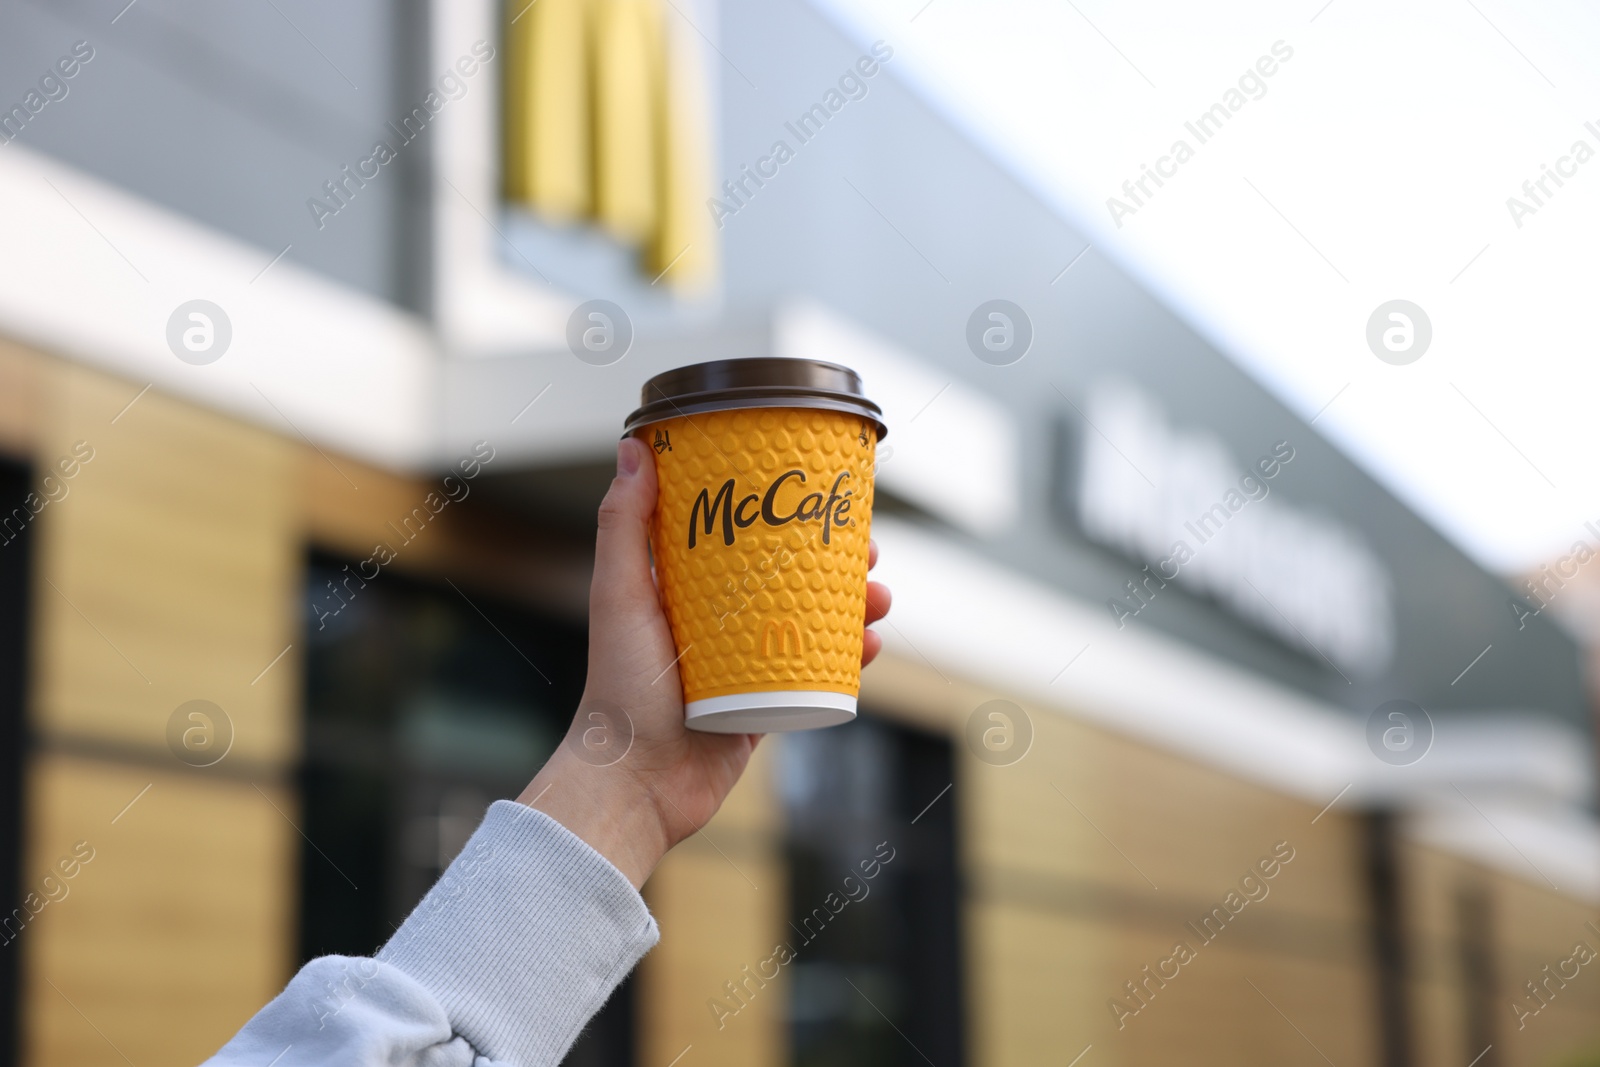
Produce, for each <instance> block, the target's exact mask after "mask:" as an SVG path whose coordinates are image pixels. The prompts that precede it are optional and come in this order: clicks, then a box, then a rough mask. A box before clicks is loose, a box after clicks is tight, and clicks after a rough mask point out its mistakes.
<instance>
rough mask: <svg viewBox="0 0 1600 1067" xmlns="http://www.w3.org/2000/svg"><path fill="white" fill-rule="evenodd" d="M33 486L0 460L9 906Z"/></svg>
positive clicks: (4, 836)
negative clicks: (28, 501) (27, 503)
mask: <svg viewBox="0 0 1600 1067" xmlns="http://www.w3.org/2000/svg"><path fill="white" fill-rule="evenodd" d="M31 488H32V478H31V477H30V475H29V472H28V469H27V468H26V467H22V466H18V465H16V464H12V463H4V462H0V509H3V510H0V900H3V901H4V902H5V903H4V905H3V906H4V907H6V908H8V909H9V908H12V907H15V906H16V904H15V903H14V902H18V901H21V899H22V881H21V870H20V866H21V863H22V845H23V842H22V769H23V751H24V745H25V743H26V739H27V729H26V726H25V722H26V700H27V680H26V675H27V672H26V667H27V662H28V650H27V636H28V618H29V604H28V576H29V573H30V568H29V555H30V546H31V545H32V543H33V537H32V531H33V523H32V521H31V520H32V513H31V512H29V511H28V510H27V508H26V507H25V506H24V504H23V501H24V500H25V499H26V498H27V495H28V491H29V490H30V489H31ZM6 914H8V915H9V914H10V912H9V911H7V912H6ZM0 936H3V935H0ZM19 958H20V954H19V952H18V950H17V949H16V948H15V947H12V946H9V945H5V946H0V1065H4V1067H10V1065H11V1064H13V1063H16V1062H17V1058H18V1042H17V995H18V987H17V978H18V971H17V961H18V959H19Z"/></svg>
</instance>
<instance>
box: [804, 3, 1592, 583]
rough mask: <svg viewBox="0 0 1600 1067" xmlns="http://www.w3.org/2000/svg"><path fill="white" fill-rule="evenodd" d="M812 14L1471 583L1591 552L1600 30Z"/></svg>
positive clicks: (1126, 7) (1414, 8) (1031, 7)
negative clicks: (1197, 340) (1158, 306)
mask: <svg viewBox="0 0 1600 1067" xmlns="http://www.w3.org/2000/svg"><path fill="white" fill-rule="evenodd" d="M815 2H816V3H817V4H818V6H819V7H821V8H822V9H823V10H825V11H827V12H828V13H829V14H830V15H831V16H833V17H834V18H836V19H837V20H838V21H839V22H840V23H841V24H842V25H844V26H845V27H846V28H847V30H849V31H850V32H852V33H853V34H855V35H857V36H859V37H861V38H863V39H865V40H868V41H870V40H874V39H877V38H883V39H884V40H886V41H888V42H889V43H891V44H892V45H893V46H894V48H895V50H896V51H895V62H894V71H895V72H896V74H897V76H899V77H901V78H903V79H905V80H907V81H908V82H909V83H910V84H911V85H912V86H913V87H914V88H915V89H917V90H918V91H919V93H921V94H922V95H923V96H924V97H925V98H927V99H928V100H930V101H931V102H932V103H933V104H934V105H935V106H937V107H939V108H940V109H941V110H942V111H944V112H945V113H946V114H947V115H948V116H949V117H950V118H951V119H952V121H954V122H955V123H956V124H957V125H958V126H959V127H961V128H962V129H964V130H965V131H966V132H967V133H968V135H969V136H971V137H972V138H973V139H974V140H975V141H977V142H978V143H979V144H980V145H982V146H983V148H984V149H985V150H987V151H988V152H990V153H991V154H992V155H993V156H994V157H996V158H997V159H998V160H1000V161H1001V162H1002V163H1003V164H1005V165H1006V166H1007V167H1009V168H1010V169H1011V170H1012V171H1013V172H1014V173H1015V174H1016V175H1017V176H1018V177H1019V178H1020V179H1021V180H1022V181H1023V182H1025V183H1026V184H1027V185H1028V186H1029V187H1031V188H1032V189H1033V190H1034V191H1035V192H1036V193H1037V194H1038V195H1040V196H1041V197H1042V198H1043V199H1045V200H1046V201H1047V202H1049V203H1051V204H1052V205H1054V206H1055V207H1056V208H1057V209H1058V210H1060V211H1061V212H1062V213H1063V214H1064V215H1065V216H1066V217H1067V218H1069V219H1071V220H1072V221H1074V222H1075V223H1077V224H1078V225H1079V226H1081V227H1083V228H1084V229H1085V230H1086V231H1087V232H1088V234H1089V239H1090V241H1091V242H1092V243H1093V244H1094V246H1095V248H1096V249H1097V250H1098V251H1099V252H1101V253H1102V254H1104V255H1107V256H1108V257H1109V258H1111V259H1113V260H1115V261H1117V262H1119V263H1121V264H1122V265H1124V266H1125V267H1127V268H1128V269H1130V270H1132V271H1133V272H1134V273H1135V274H1137V275H1138V276H1140V277H1142V278H1143V279H1144V280H1145V281H1146V283H1147V284H1149V285H1150V286H1151V287H1152V288H1153V289H1154V290H1155V291H1157V292H1158V293H1160V294H1161V295H1162V296H1163V297H1164V298H1165V299H1166V300H1167V301H1168V302H1169V303H1170V304H1171V305H1173V306H1174V307H1175V308H1176V309H1177V310H1178V312H1179V313H1180V314H1181V315H1183V316H1184V317H1185V318H1186V319H1187V320H1188V321H1189V322H1190V323H1191V324H1192V325H1194V326H1195V327H1196V328H1197V329H1198V330H1200V331H1201V332H1202V333H1203V334H1205V335H1206V336H1208V337H1209V338H1210V339H1211V340H1212V341H1213V342H1214V343H1216V344H1217V346H1218V347H1219V348H1221V349H1222V351H1224V352H1225V353H1227V354H1228V355H1229V356H1230V357H1231V358H1233V359H1234V360H1236V361H1237V362H1238V363H1239V364H1240V365H1241V366H1242V367H1244V368H1245V369H1246V370H1247V371H1248V372H1249V373H1251V374H1252V375H1254V376H1255V377H1256V378H1257V379H1258V380H1260V381H1261V382H1262V383H1263V384H1264V385H1265V386H1266V387H1267V388H1269V389H1270V390H1272V391H1273V392H1274V393H1275V394H1276V395H1278V396H1279V397H1280V398H1281V399H1282V400H1283V401H1284V402H1285V403H1286V404H1288V405H1289V406H1290V407H1291V408H1292V409H1293V410H1295V411H1296V412H1297V413H1299V414H1300V415H1301V416H1302V417H1304V418H1306V419H1308V420H1309V419H1315V426H1316V428H1317V429H1318V430H1319V431H1320V432H1322V433H1323V434H1324V435H1325V436H1326V437H1327V438H1328V439H1329V440H1331V441H1333V442H1334V443H1335V444H1336V445H1338V446H1339V447H1341V448H1342V449H1343V450H1344V451H1346V452H1347V453H1348V454H1349V455H1351V456H1352V457H1353V458H1354V459H1355V460H1356V462H1358V463H1360V464H1361V465H1362V466H1363V467H1364V468H1365V469H1367V470H1368V471H1369V472H1370V473H1371V474H1373V476H1375V477H1376V478H1377V479H1378V480H1379V481H1381V482H1382V483H1384V484H1385V485H1387V486H1388V487H1389V488H1390V489H1391V490H1392V491H1393V492H1395V493H1396V495H1398V496H1399V497H1401V499H1403V500H1405V501H1406V502H1407V503H1408V504H1409V505H1410V506H1412V507H1413V508H1414V509H1416V510H1417V511H1418V512H1420V513H1421V514H1422V515H1423V516H1424V517H1425V518H1427V519H1428V520H1429V521H1430V522H1431V523H1433V525H1434V526H1436V527H1437V528H1438V529H1439V530H1440V531H1441V532H1442V533H1443V534H1444V535H1445V536H1446V537H1448V538H1450V539H1451V540H1452V541H1454V542H1455V543H1456V544H1458V545H1459V546H1460V547H1461V548H1462V549H1464V550H1465V551H1466V552H1467V553H1469V554H1470V555H1472V556H1473V557H1474V558H1476V559H1477V560H1478V561H1479V562H1481V563H1482V564H1484V565H1485V566H1487V567H1490V568H1492V569H1494V570H1497V571H1501V572H1512V571H1516V570H1520V569H1523V568H1526V567H1528V566H1530V565H1533V564H1536V563H1538V562H1542V561H1545V560H1549V559H1552V558H1554V557H1556V556H1558V555H1561V554H1562V553H1564V552H1566V551H1568V550H1569V549H1570V548H1571V546H1572V545H1573V544H1574V542H1576V541H1577V540H1579V539H1583V540H1586V541H1587V542H1588V543H1589V544H1591V545H1594V546H1597V547H1600V534H1596V533H1591V532H1589V531H1588V530H1587V529H1585V526H1584V524H1585V523H1586V522H1594V523H1595V525H1596V528H1597V529H1600V462H1597V460H1600V456H1597V455H1596V450H1595V449H1594V448H1593V447H1592V440H1593V438H1594V436H1595V435H1594V433H1593V432H1592V430H1593V427H1594V426H1595V424H1596V419H1595V416H1594V407H1595V402H1596V399H1597V398H1600V360H1596V358H1595V352H1596V347H1597V346H1596V341H1595V332H1596V326H1595V323H1594V321H1593V320H1594V318H1595V316H1596V314H1597V311H1600V299H1597V296H1600V284H1597V283H1600V256H1597V255H1596V248H1595V237H1596V235H1597V234H1600V225H1597V223H1600V69H1596V68H1595V66H1594V64H1593V63H1592V62H1591V63H1586V62H1585V57H1591V56H1593V55H1595V54H1597V53H1600V11H1597V10H1593V9H1586V8H1585V7H1584V6H1583V5H1581V4H1579V3H1575V2H1572V0H1546V2H1541V3H1536V4H1529V3H1523V4H1520V5H1519V4H1515V3H1513V2H1511V0H1414V2H1411V3H1407V4H1404V5H1394V4H1390V3H1380V2H1378V0H1331V2H1329V0H1296V2H1292V3H1286V2H1281V0H1279V2H1272V3H1267V2H1243V0H1241V2H1232V3H1229V2H1209V3H1206V4H1194V3H1192V2H1190V3H1181V2H1172V0H1163V2H1139V3H1127V2H1121V3H1118V2H1113V0H1048V2H1042V0H815ZM1285 55H1287V58H1284V57H1285ZM1263 57H1267V58H1268V59H1269V60H1270V62H1267V63H1264V64H1262V63H1261V60H1262V59H1263ZM1258 64H1261V66H1260V67H1259V69H1258ZM1268 69H1270V70H1271V71H1272V73H1271V75H1270V76H1262V75H1261V71H1262V70H1268ZM1241 78H1243V79H1244V82H1243V85H1242V86H1241ZM1229 90H1240V92H1239V95H1238V96H1235V97H1232V98H1231V99H1230V98H1229V97H1228V95H1227V94H1228V92H1229ZM1241 101H1242V103H1241ZM1218 103H1222V104H1224V105H1227V104H1229V103H1233V104H1235V105H1236V106H1237V110H1235V111H1230V113H1229V117H1228V119H1227V121H1226V123H1224V124H1222V128H1221V129H1220V130H1216V131H1213V132H1211V133H1210V135H1209V136H1208V137H1207V138H1206V140H1205V141H1204V142H1203V143H1202V142H1201V141H1200V140H1199V138H1197V137H1196V136H1195V134H1194V133H1193V132H1191V131H1190V130H1188V129H1187V128H1186V127H1185V123H1193V122H1195V121H1197V119H1198V118H1199V116H1200V115H1202V114H1203V113H1205V112H1206V111H1207V109H1209V108H1210V107H1211V106H1212V105H1214V104H1218ZM1591 121H1592V122H1593V123H1594V129H1593V130H1591V129H1589V128H1587V127H1586V125H1585V124H1586V123H1588V122H1591ZM1180 139H1181V140H1183V141H1185V142H1186V143H1187V145H1188V146H1189V148H1190V149H1192V152H1191V153H1190V154H1189V155H1188V156H1187V158H1185V159H1184V161H1182V162H1181V163H1180V162H1178V161H1177V159H1176V157H1175V156H1173V145H1174V142H1176V141H1178V140H1180ZM1580 141H1581V142H1583V144H1584V147H1582V148H1580V147H1579V146H1578V144H1577V142H1580ZM1162 157H1172V158H1170V159H1169V160H1168V161H1165V162H1160V164H1159V165H1160V167H1161V168H1162V169H1164V170H1166V171H1167V172H1168V176H1167V177H1165V178H1163V179H1162V184H1161V185H1160V186H1159V187H1157V186H1156V185H1155V184H1154V183H1153V182H1152V181H1151V180H1150V179H1148V178H1147V179H1146V180H1145V186H1144V191H1142V192H1141V191H1139V190H1138V187H1137V186H1135V192H1137V193H1138V199H1137V200H1135V199H1134V197H1132V196H1130V195H1128V194H1127V193H1125V192H1124V191H1123V184H1124V182H1136V181H1137V180H1138V179H1139V178H1140V177H1141V176H1142V175H1143V173H1144V167H1145V166H1150V167H1152V168H1154V167H1156V166H1157V164H1158V161H1161V160H1162ZM1548 171H1559V172H1565V173H1564V174H1561V173H1558V174H1557V177H1558V178H1559V179H1560V184H1559V185H1558V184H1557V183H1556V180H1555V179H1553V178H1550V177H1548V176H1547V173H1548ZM1541 179H1542V180H1543V187H1542V189H1541V187H1540V186H1539V185H1538V184H1533V183H1537V182H1539V181H1540V180H1541ZM1525 182H1526V183H1530V185H1531V188H1532V195H1530V194H1529V193H1528V192H1525V191H1524V188H1523V186H1524V183H1525ZM1147 193H1148V194H1149V195H1146V194H1147ZM1113 197H1115V198H1117V199H1118V200H1120V201H1121V202H1122V203H1123V204H1124V205H1127V207H1129V208H1132V210H1131V211H1129V210H1126V209H1124V208H1120V207H1117V208H1113V206H1111V205H1108V199H1109V198H1113ZM1511 198H1516V199H1517V200H1518V201H1519V202H1520V204H1521V205H1522V206H1520V207H1519V206H1516V205H1513V204H1510V203H1508V201H1509V200H1510V199H1511ZM1395 300H1402V301H1407V302H1408V303H1409V304H1410V305H1413V306H1414V307H1415V308H1417V309H1420V311H1421V315H1420V316H1419V315H1418V314H1417V313H1416V312H1415V311H1412V310H1411V309H1410V308H1406V307H1401V308H1398V309H1395V308H1391V307H1384V305H1387V304H1389V303H1390V302H1391V301H1395ZM1395 310H1398V311H1399V313H1400V314H1402V315H1404V316H1406V318H1405V319H1391V318H1390V317H1389V314H1390V312H1391V311H1395ZM1375 315H1376V317H1377V319H1378V321H1379V325H1378V328H1377V329H1376V330H1375V331H1372V332H1373V333H1375V335H1376V339H1375V340H1374V341H1372V342H1369V321H1371V320H1373V318H1374V316H1375ZM1424 316H1425V319H1426V323H1427V330H1425V329H1424V327H1423V326H1422V320H1423V317H1424ZM1407 321H1409V324H1410V330H1409V342H1408V331H1407V329H1406V327H1407ZM1385 331H1398V332H1391V333H1390V334H1389V336H1388V340H1387V345H1386V343H1385V341H1384V339H1383V335H1384V333H1385ZM1424 332H1431V338H1430V339H1429V340H1428V342H1427V345H1426V347H1425V348H1424V347H1423V346H1422V345H1421V344H1420V343H1419V340H1420V338H1421V337H1422V336H1423V333H1424ZM1408 344H1409V347H1407V346H1408ZM1391 346H1392V347H1391ZM1380 356H1381V357H1382V358H1380Z"/></svg>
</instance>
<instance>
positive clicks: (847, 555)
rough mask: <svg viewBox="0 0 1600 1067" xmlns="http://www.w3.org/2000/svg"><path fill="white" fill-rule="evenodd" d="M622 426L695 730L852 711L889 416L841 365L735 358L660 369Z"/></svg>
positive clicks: (788, 722)
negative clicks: (644, 496) (639, 462)
mask: <svg viewBox="0 0 1600 1067" xmlns="http://www.w3.org/2000/svg"><path fill="white" fill-rule="evenodd" d="M641 400H642V405H643V406H641V407H640V408H639V410H637V411H635V412H634V413H633V414H632V415H630V416H629V417H628V421H627V424H626V432H627V433H631V434H633V435H634V436H636V437H638V438H639V439H640V440H641V441H643V442H644V443H645V444H647V445H649V446H650V448H651V451H652V452H653V453H654V454H655V464H656V477H657V481H658V484H659V489H658V497H657V502H656V515H655V523H654V526H653V528H652V530H651V550H652V552H653V553H654V556H655V566H656V578H657V581H658V582H659V583H660V587H661V599H662V603H663V605H664V606H665V608H666V612H667V619H668V621H669V622H670V624H671V626H672V636H673V640H674V642H675V643H676V644H677V649H678V675H679V677H680V678H681V679H682V680H683V699H684V706H685V714H686V716H687V718H688V724H689V726H690V727H691V728H693V729H696V730H707V731H711V732H715V733H771V732H776V731H784V730H807V729H812V728H814V727H819V726H835V725H838V724H839V723H844V722H849V721H850V720H851V719H853V718H855V716H856V696H857V694H858V693H859V692H860V689H861V635H862V629H863V626H864V625H865V621H866V608H867V552H868V539H869V537H870V534H871V527H872V498H873V470H874V457H875V456H876V454H877V447H878V441H879V439H880V438H882V437H883V436H884V435H885V434H886V433H887V432H888V430H887V428H886V427H885V426H884V424H883V413H882V411H881V410H880V409H879V407H878V405H876V404H874V403H873V402H872V401H870V400H868V399H867V398H866V397H865V396H864V395H863V394H862V389H861V379H860V377H858V376H857V375H856V373H855V372H854V371H852V370H850V369H848V368H846V367H840V366H837V365H835V364H832V363H824V362H821V361H818V360H804V359H770V358H769V359H729V360H719V361H717V362H714V363H700V364H696V365H694V366H690V367H682V368H679V369H678V370H673V371H668V372H666V373H665V374H658V375H656V376H655V377H654V378H651V379H650V380H649V381H648V382H646V383H645V386H644V389H643V393H642V397H641Z"/></svg>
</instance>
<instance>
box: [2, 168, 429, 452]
mask: <svg viewBox="0 0 1600 1067" xmlns="http://www.w3.org/2000/svg"><path fill="white" fill-rule="evenodd" d="M0 199H3V200H4V202H5V204H6V205H7V212H6V220H7V221H6V254H5V256H3V257H0V332H3V333H5V334H6V335H7V336H9V337H11V338H13V339H15V340H18V341H20V342H23V343H26V344H29V345H32V346H34V347H36V348H38V349H40V350H42V351H45V352H51V353H55V354H59V355H62V356H64V357H67V358H69V359H72V360H74V361H77V362H80V363H83V364H86V365H90V366H94V367H99V368H101V369H103V370H105V371H108V372H110V373H112V374H117V375H120V376H123V377H125V378H127V379H128V380H129V381H130V382H135V383H137V382H146V383H150V384H152V385H154V386H156V387H157V388H158V389H161V390H162V391H164V392H168V393H171V394H173V395H176V396H181V397H185V398H188V399H190V400H193V401H196V402H198V403H201V404H203V405H206V406H209V407H213V408H217V409H221V410H224V411H227V412H229V413H231V414H234V415H236V416H239V417H242V418H244V419H246V420H249V421H251V422H255V423H259V424H260V425H262V426H264V427H266V428H268V429H271V430H274V431H276V432H278V433H281V434H284V435H285V436H290V437H295V436H299V435H300V434H302V433H303V434H304V435H305V436H306V438H307V439H309V440H312V441H316V442H319V443H321V444H323V445H326V446H328V447H330V448H334V449H337V450H339V451H341V452H344V453H346V454H349V455H352V456H355V457H358V458H361V459H364V460H367V461H370V462H374V463H378V464H382V465H385V466H390V467H396V468H400V469H408V468H417V467H423V466H427V465H429V464H431V463H432V462H433V461H434V460H435V458H436V457H435V453H436V452H437V451H438V447H439V446H438V441H437V438H438V414H437V410H436V404H435V402H434V399H433V397H434V394H435V392H436V389H435V387H434V379H435V378H436V377H437V375H438V363H439V359H438V350H437V344H436V342H435V339H434V336H433V334H432V332H431V331H430V329H429V327H428V325H427V324H426V323H425V322H424V321H423V320H421V319H419V318H417V317H416V316H414V315H410V314H407V313H406V312H404V311H402V310H400V309H398V308H396V307H394V306H393V305H391V304H389V303H387V302H385V301H383V300H380V299H378V298H376V297H373V296H369V295H367V294H365V293H362V292H359V291H357V290H355V289H352V288H350V287H348V286H345V285H341V284H339V283H337V282H334V281H330V280H329V279H327V278H326V277H324V276H322V275H320V274H317V273H316V272H314V271H310V270H307V269H305V268H303V267H299V266H297V265H296V264H295V263H293V262H292V261H290V260H287V259H282V258H281V254H282V253H283V252H286V251H287V249H278V248H274V249H267V248H259V247H255V246H252V245H250V244H248V243H246V242H244V241H241V240H238V239H237V238H234V237H231V236H228V235H226V234H223V233H221V232H220V231H218V230H215V229H213V228H211V227H209V226H206V225H204V224H201V223H199V222H196V221H195V220H193V219H191V218H187V217H185V216H183V215H181V214H178V213H176V212H173V211H169V210H167V209H166V208H163V207H160V206H158V205H156V204H153V203H150V202H149V201H146V200H144V199H141V198H140V197H138V196H135V195H134V194H132V193H130V192H128V191H127V190H125V189H122V188H119V187H118V186H116V185H114V184H112V183H109V182H106V181H103V180H101V179H99V178H96V177H93V176H91V175H89V174H87V173H85V172H84V171H81V170H78V169H77V168H74V167H71V166H69V165H67V164H65V163H62V162H60V161H58V160H55V159H53V158H51V157H49V156H46V155H43V154H41V153H38V152H35V151H33V150H31V149H29V148H26V147H24V146H22V145H20V144H14V143H13V144H9V145H6V146H5V147H4V151H0ZM274 257H279V258H276V259H275V258H274ZM194 299H204V300H209V301H211V302H212V303H214V304H216V305H218V306H219V307H221V308H222V309H223V312H224V313H225V314H226V315H227V317H228V319H229V321H230V323H231V326H232V341H231V343H230V345H229V347H228V349H227V350H226V351H225V352H224V353H223V354H222V356H221V357H220V358H218V359H217V360H216V361H215V362H212V363H209V364H205V365H201V366H196V365H192V364H190V363H187V362H184V361H183V360H180V359H179V358H178V357H177V356H176V355H174V353H173V352H172V350H170V349H169V348H168V345H167V326H168V318H169V316H171V315H172V314H173V312H174V311H175V310H176V309H177V308H178V306H179V305H180V304H183V303H185V302H187V301H190V300H194ZM135 392H137V387H135V388H134V389H132V390H130V392H129V397H130V399H131V398H132V396H133V394H134V393H135Z"/></svg>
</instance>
